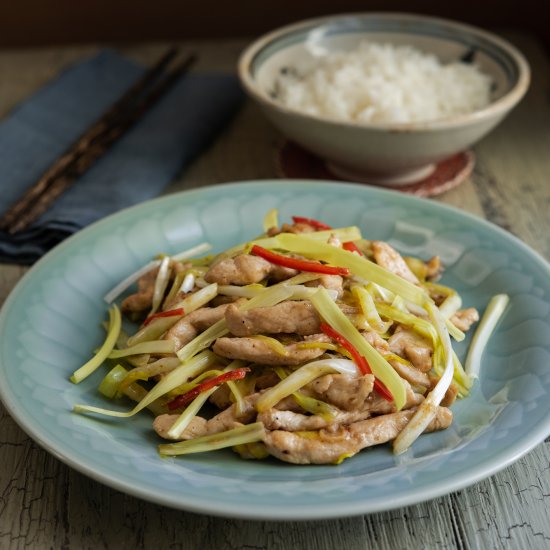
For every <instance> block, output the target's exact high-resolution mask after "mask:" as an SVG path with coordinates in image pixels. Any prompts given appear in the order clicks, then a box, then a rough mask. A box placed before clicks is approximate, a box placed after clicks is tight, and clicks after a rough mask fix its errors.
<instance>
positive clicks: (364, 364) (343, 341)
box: [321, 323, 393, 401]
mask: <svg viewBox="0 0 550 550" xmlns="http://www.w3.org/2000/svg"><path fill="white" fill-rule="evenodd" d="M321 330H322V331H323V332H324V333H325V334H326V335H327V336H329V337H330V338H332V339H333V340H336V341H337V342H338V343H339V344H340V345H341V346H342V347H343V348H344V349H347V350H348V351H349V352H350V354H351V356H352V357H353V361H354V363H355V364H356V365H357V367H358V368H359V370H360V371H361V372H362V373H363V374H372V370H371V368H370V365H369V363H368V361H367V360H366V359H365V358H364V357H363V356H362V355H361V354H360V353H359V352H358V351H357V348H355V346H353V344H352V343H351V342H350V341H349V340H348V339H347V338H346V337H344V336H342V335H341V334H340V333H339V332H338V331H337V330H334V329H333V328H332V327H331V326H330V325H328V324H327V323H321ZM374 387H375V389H376V391H377V392H378V393H379V394H380V395H381V396H382V397H383V398H384V399H385V400H386V401H393V395H392V394H391V393H390V391H389V390H388V388H386V386H385V385H384V384H383V383H382V382H380V380H377V379H375V380H374Z"/></svg>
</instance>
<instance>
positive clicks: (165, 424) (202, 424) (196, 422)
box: [153, 414, 207, 441]
mask: <svg viewBox="0 0 550 550" xmlns="http://www.w3.org/2000/svg"><path fill="white" fill-rule="evenodd" d="M179 416H180V415H179V414H161V415H160V416H157V417H156V418H155V420H154V421H153V429H154V430H155V432H157V434H158V435H159V436H160V437H162V438H163V439H169V440H172V441H182V440H184V439H194V438H195V437H200V436H201V435H205V434H206V424H207V421H206V419H205V418H202V417H201V416H195V417H193V418H192V419H191V422H190V423H189V425H188V426H187V428H185V430H183V432H182V434H181V435H180V437H170V436H169V435H168V431H169V430H170V428H171V427H172V426H173V425H174V422H175V421H176V420H177V419H178V418H179Z"/></svg>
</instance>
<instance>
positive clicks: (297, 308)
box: [225, 301, 321, 336]
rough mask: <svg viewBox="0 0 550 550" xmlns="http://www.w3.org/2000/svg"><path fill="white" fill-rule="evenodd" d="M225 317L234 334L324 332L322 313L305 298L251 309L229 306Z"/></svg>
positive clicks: (304, 334) (304, 333) (230, 330)
mask: <svg viewBox="0 0 550 550" xmlns="http://www.w3.org/2000/svg"><path fill="white" fill-rule="evenodd" d="M225 320H226V322H227V327H228V328H229V332H231V334H233V335H235V336H251V335H253V334H280V333H288V334H293V333H294V334H300V335H301V336H306V335H310V334H318V333H319V332H320V331H321V328H320V324H321V321H320V319H319V315H318V314H317V311H315V308H314V307H313V305H312V304H311V302H306V301H285V302H281V303H280V304H277V305H275V306H272V307H258V308H254V309H250V310H248V311H240V310H239V308H237V307H236V306H234V305H230V306H229V307H228V308H227V309H226V310H225Z"/></svg>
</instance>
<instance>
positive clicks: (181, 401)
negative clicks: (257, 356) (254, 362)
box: [168, 367, 250, 411]
mask: <svg viewBox="0 0 550 550" xmlns="http://www.w3.org/2000/svg"><path fill="white" fill-rule="evenodd" d="M249 371H250V369H249V368H247V367H243V368H242V369H235V370H230V371H229V372H224V373H223V374H220V375H219V376H215V377H214V378H210V379H209V380H206V381H205V382H202V383H200V384H199V385H197V386H195V387H194V388H193V389H192V390H189V391H188V392H187V393H183V394H181V395H178V396H177V397H176V398H175V399H173V400H172V401H170V403H168V408H169V409H170V410H171V411H173V410H174V409H179V408H180V407H183V406H184V405H187V403H189V402H190V401H193V399H195V397H197V395H199V394H201V393H202V392H205V391H207V390H209V389H211V388H213V387H214V386H219V385H220V384H223V383H225V382H229V381H230V380H242V379H243V378H244V377H245V376H246V373H247V372H249Z"/></svg>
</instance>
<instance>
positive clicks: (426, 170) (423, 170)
mask: <svg viewBox="0 0 550 550" xmlns="http://www.w3.org/2000/svg"><path fill="white" fill-rule="evenodd" d="M327 168H328V170H329V171H330V172H332V173H333V174H334V175H335V176H338V177H339V178H341V179H344V180H349V181H356V182H358V183H370V184H371V185H383V186H384V187H400V186H402V185H408V184H409V183H414V182H417V181H421V180H423V179H426V178H427V177H428V176H430V175H432V174H433V173H434V171H435V168H436V165H435V164H428V165H426V166H421V167H420V168H415V169H413V170H407V171H406V172H402V173H400V174H397V175H395V174H393V175H388V174H374V173H368V172H361V171H356V170H353V169H350V168H345V167H343V166H339V165H337V164H333V163H331V162H327Z"/></svg>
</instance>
